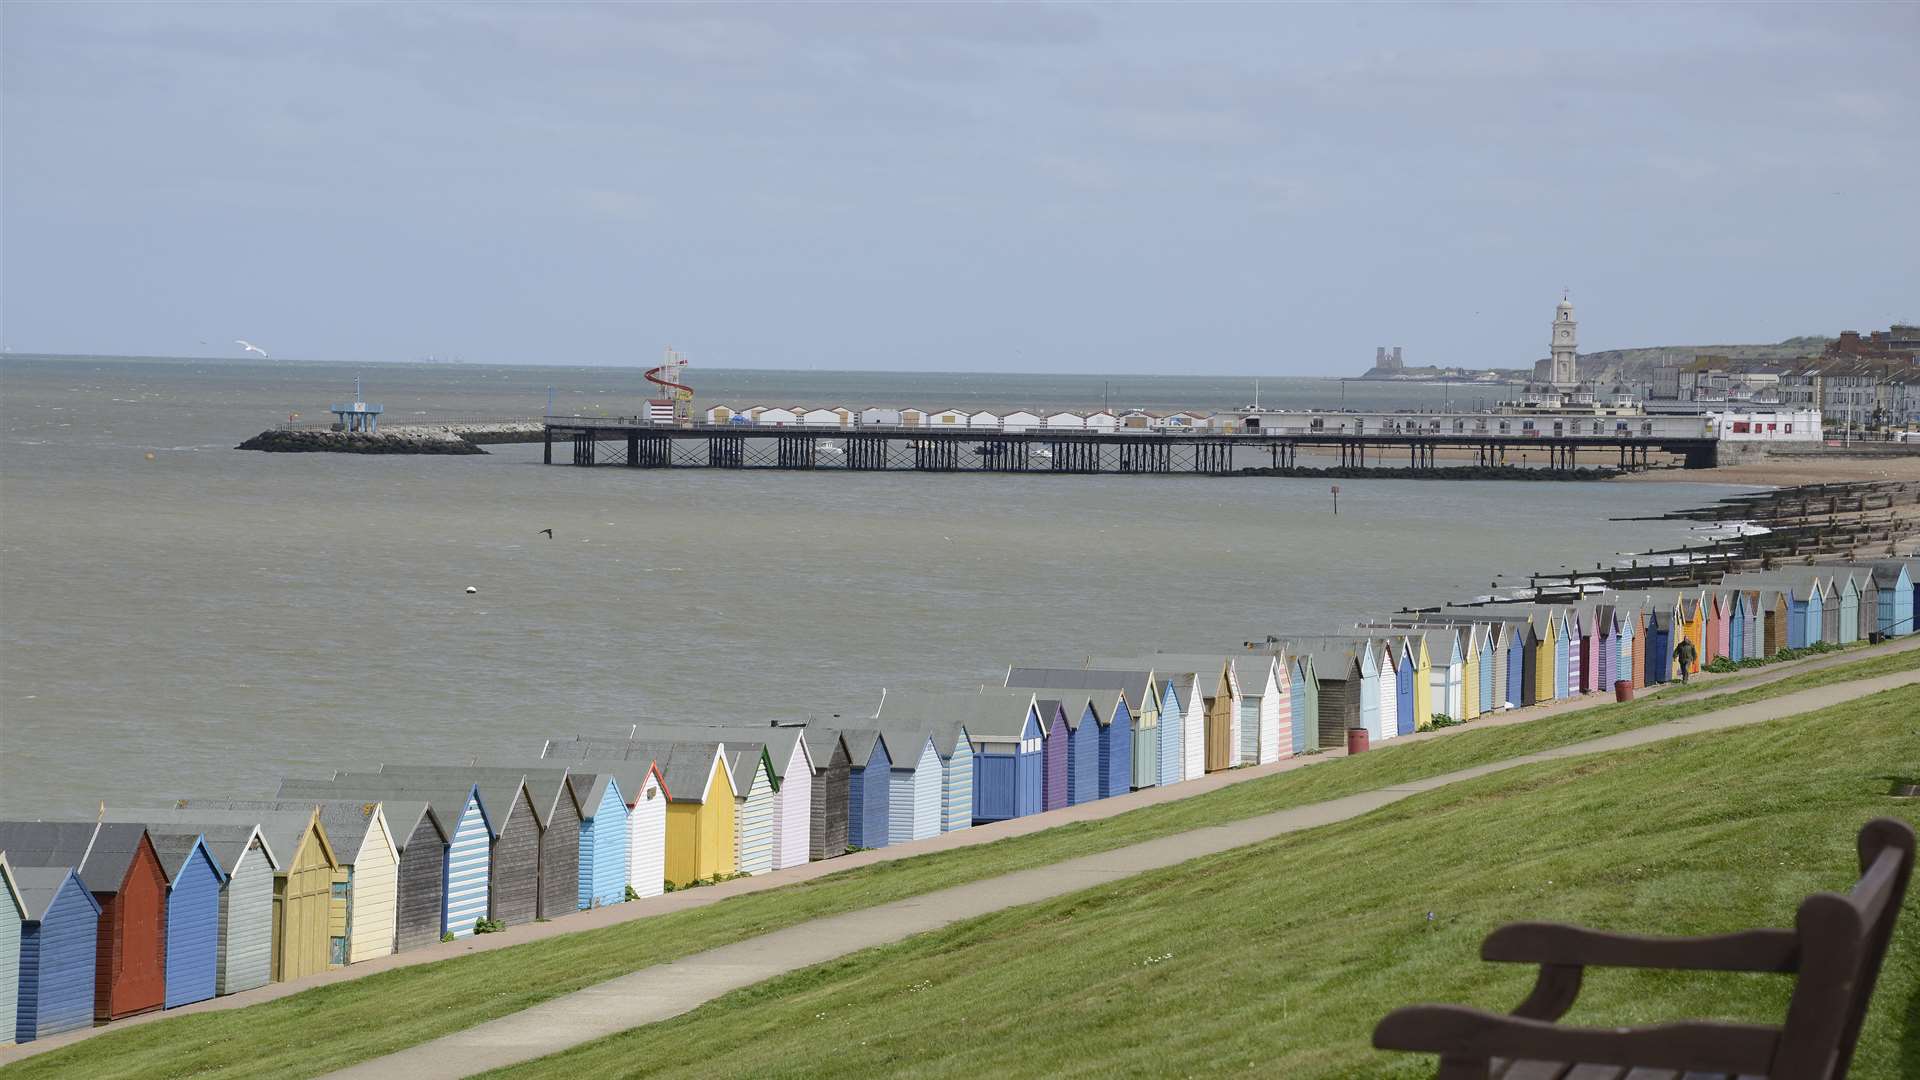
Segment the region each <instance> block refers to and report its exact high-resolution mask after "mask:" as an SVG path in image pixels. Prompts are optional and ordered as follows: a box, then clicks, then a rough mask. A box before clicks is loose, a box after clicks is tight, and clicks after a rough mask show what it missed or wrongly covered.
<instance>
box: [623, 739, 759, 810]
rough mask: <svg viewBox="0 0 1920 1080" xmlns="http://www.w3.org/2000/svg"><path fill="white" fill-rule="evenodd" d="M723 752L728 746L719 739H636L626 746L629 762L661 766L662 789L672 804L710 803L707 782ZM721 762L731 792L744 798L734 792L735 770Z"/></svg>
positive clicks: (723, 761) (722, 771)
mask: <svg viewBox="0 0 1920 1080" xmlns="http://www.w3.org/2000/svg"><path fill="white" fill-rule="evenodd" d="M723 749H725V743H724V742H723V741H722V740H720V739H691V740H689V739H682V740H662V739H636V740H634V741H632V742H629V743H628V744H627V759H628V760H629V761H642V760H645V761H651V762H653V763H654V764H655V765H656V766H658V767H659V770H660V781H661V783H660V786H661V787H663V788H665V789H666V791H667V798H668V799H669V800H671V801H673V802H691V803H703V802H706V801H707V781H708V780H709V779H711V778H712V776H713V764H714V761H715V760H716V759H717V758H720V753H721V751H722V750H723ZM720 760H721V764H722V766H723V768H721V770H720V772H721V773H722V775H724V776H725V777H726V778H727V789H728V792H729V793H730V794H733V795H735V796H738V795H740V794H742V792H740V791H738V790H735V786H734V782H733V771H732V769H730V768H726V767H724V766H725V765H726V764H727V762H726V761H725V760H724V759H720Z"/></svg>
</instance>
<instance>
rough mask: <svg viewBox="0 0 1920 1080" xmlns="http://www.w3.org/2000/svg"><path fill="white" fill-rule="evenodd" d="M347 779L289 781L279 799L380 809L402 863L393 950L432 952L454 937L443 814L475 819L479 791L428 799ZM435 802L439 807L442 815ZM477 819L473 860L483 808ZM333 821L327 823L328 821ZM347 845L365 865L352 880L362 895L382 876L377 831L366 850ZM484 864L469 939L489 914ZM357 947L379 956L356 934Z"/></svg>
mask: <svg viewBox="0 0 1920 1080" xmlns="http://www.w3.org/2000/svg"><path fill="white" fill-rule="evenodd" d="M340 775H341V776H342V777H349V776H350V777H354V778H355V779H344V778H342V779H328V780H307V779H287V780H283V781H281V782H280V789H279V791H278V792H277V796H278V798H279V799H280V800H281V801H282V802H283V803H288V804H289V805H291V802H292V800H300V801H302V802H304V803H305V804H306V805H309V806H316V805H320V804H322V803H325V802H328V801H330V800H340V801H344V802H345V803H347V804H348V805H349V806H351V805H353V804H356V803H357V804H359V805H361V806H368V805H378V807H379V809H380V815H381V817H382V818H383V819H384V822H385V829H386V833H387V839H388V841H389V842H390V843H391V844H392V845H393V850H394V857H395V865H394V871H393V890H394V895H393V916H392V920H391V921H392V924H393V943H392V945H391V947H390V951H402V950H406V949H418V948H420V947H422V946H424V945H432V944H433V943H435V942H437V941H439V940H440V936H441V935H442V934H444V933H446V932H447V930H448V926H447V897H448V851H449V846H450V844H451V843H452V836H451V835H450V833H449V831H448V828H447V826H446V825H445V824H444V823H443V819H442V818H441V816H440V815H441V814H442V813H443V812H446V813H465V812H467V808H466V806H465V804H466V802H468V801H469V800H472V799H473V794H472V785H470V784H469V785H468V787H467V788H466V789H464V790H462V789H459V788H453V789H447V790H434V791H431V792H423V791H421V790H420V789H419V788H418V787H417V786H416V785H410V784H406V783H402V782H397V781H395V780H394V779H393V778H392V777H386V778H382V777H381V776H380V775H379V774H377V773H358V774H340ZM432 800H438V807H437V808H436V804H435V802H434V801H432ZM471 813H472V814H473V818H474V820H473V822H472V823H471V824H470V827H469V833H468V835H469V838H470V839H469V841H468V847H467V851H468V852H469V853H470V852H471V851H472V848H473V846H474V843H475V842H477V843H478V846H479V849H480V851H481V852H482V853H484V851H485V848H486V843H485V837H486V829H485V826H484V825H483V824H482V823H481V822H480V821H479V817H480V813H479V807H478V804H477V802H476V803H475V805H474V807H473V809H472V811H471ZM326 820H328V819H327V818H325V817H323V818H322V821H323V822H325V821H326ZM455 820H456V821H457V820H458V819H455ZM329 835H331V831H330V832H329ZM345 846H350V847H354V848H356V850H355V851H354V852H353V857H354V858H355V859H356V860H357V861H356V862H355V863H354V864H353V870H352V874H353V880H354V882H355V884H354V889H355V890H357V889H358V887H359V884H363V883H369V881H370V878H371V877H372V875H373V874H375V873H376V872H377V871H378V865H377V864H378V862H379V860H380V859H381V857H382V855H381V852H380V850H379V845H378V843H377V842H376V840H375V838H374V837H373V831H372V829H371V828H368V829H367V830H364V835H363V837H362V839H361V842H360V843H359V844H357V845H354V844H351V843H350V844H348V845H345ZM484 864H485V859H484V858H483V859H482V860H481V866H480V867H479V868H478V872H477V878H478V881H477V885H478V888H479V893H480V895H479V897H478V898H477V899H476V900H475V901H474V902H473V903H472V904H471V905H470V906H471V908H472V911H471V914H470V916H467V917H466V926H467V930H468V932H471V931H472V927H473V920H474V919H478V918H483V917H485V915H486V913H487V906H486V899H485V892H486V889H485V885H486V868H485V865H484ZM363 866H364V869H363ZM363 875H365V876H363ZM456 880H457V883H458V884H461V885H463V886H465V887H468V888H473V887H474V881H473V880H472V876H468V877H464V878H463V877H456ZM376 891H377V890H375V889H374V888H373V887H372V885H371V884H369V888H368V892H367V894H365V895H362V896H360V897H359V899H358V900H357V901H356V903H367V902H369V901H370V898H371V897H372V895H373V894H374V893H375V892H376ZM465 915H466V913H465V912H456V915H455V917H456V921H458V919H459V918H460V917H462V916H465ZM366 925H367V923H366V918H365V917H364V916H363V917H362V918H361V919H359V920H358V921H357V922H356V927H357V928H358V929H359V930H364V929H365V928H366ZM354 942H355V947H358V948H361V949H362V950H363V951H362V952H361V953H360V955H359V959H366V958H367V957H369V956H377V955H379V953H378V952H374V951H372V949H371V942H369V941H366V939H365V937H364V935H363V934H362V933H359V932H356V934H355V936H354Z"/></svg>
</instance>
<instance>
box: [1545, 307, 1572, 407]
mask: <svg viewBox="0 0 1920 1080" xmlns="http://www.w3.org/2000/svg"><path fill="white" fill-rule="evenodd" d="M1578 326H1579V324H1578V323H1576V322H1574V321H1573V301H1571V300H1569V299H1567V294H1565V293H1561V294H1560V306H1559V307H1557V308H1555V309H1554V311H1553V353H1552V355H1553V361H1552V367H1551V368H1550V369H1549V378H1548V380H1547V381H1549V382H1551V383H1552V384H1553V385H1554V386H1555V387H1559V388H1563V389H1571V388H1573V387H1575V386H1578V385H1579V384H1580V374H1579V371H1578V370H1577V369H1576V367H1575V365H1574V356H1575V354H1576V351H1577V349H1578V343H1577V341H1576V338H1575V333H1574V331H1575V329H1576V328H1577V327H1578Z"/></svg>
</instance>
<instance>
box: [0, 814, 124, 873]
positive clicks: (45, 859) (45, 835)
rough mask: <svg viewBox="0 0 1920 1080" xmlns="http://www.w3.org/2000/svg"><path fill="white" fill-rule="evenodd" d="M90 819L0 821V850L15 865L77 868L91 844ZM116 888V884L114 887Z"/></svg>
mask: <svg viewBox="0 0 1920 1080" xmlns="http://www.w3.org/2000/svg"><path fill="white" fill-rule="evenodd" d="M97 828H98V825H96V824H95V823H94V822H91V821H86V822H82V821H0V851H4V852H6V853H7V859H8V861H9V862H11V863H12V864H13V865H14V867H15V868H19V867H22V866H71V867H74V868H76V869H78V868H79V866H80V863H81V861H82V860H84V859H85V858H86V857H87V848H88V846H89V845H91V844H92V843H93V834H94V830H95V829H97ZM115 887H116V888H117V887H118V886H117V885H116V886H115Z"/></svg>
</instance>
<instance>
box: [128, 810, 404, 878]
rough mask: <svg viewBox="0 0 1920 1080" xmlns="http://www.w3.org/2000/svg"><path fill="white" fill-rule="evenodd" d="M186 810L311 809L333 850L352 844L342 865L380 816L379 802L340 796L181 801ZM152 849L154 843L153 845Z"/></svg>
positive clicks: (355, 855) (389, 827)
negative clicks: (349, 852) (375, 818)
mask: <svg viewBox="0 0 1920 1080" xmlns="http://www.w3.org/2000/svg"><path fill="white" fill-rule="evenodd" d="M180 801H181V803H183V804H185V806H186V809H188V810H237V811H241V812H243V813H244V812H253V811H261V810H265V811H268V812H270V813H276V814H305V813H309V812H311V811H314V810H318V811H319V812H320V827H321V828H322V829H325V830H326V832H327V839H328V840H329V841H331V842H332V844H333V846H334V850H335V851H339V850H340V848H341V847H342V846H344V845H346V844H348V843H349V842H351V844H352V845H353V848H352V850H353V854H352V855H342V856H341V861H342V862H348V863H350V862H352V861H353V860H354V859H357V858H359V851H360V843H361V841H362V840H364V839H365V838H366V835H367V830H368V829H370V828H372V826H373V819H374V816H375V815H380V816H381V817H382V818H383V819H385V817H386V816H385V814H384V813H382V810H381V807H382V805H383V804H382V802H381V800H378V799H374V800H366V799H352V798H343V797H338V796H335V797H328V798H300V797H291V798H284V799H182V800H180ZM387 831H388V832H389V833H391V832H392V831H393V822H392V821H391V820H390V819H387ZM156 846H158V845H157V843H156Z"/></svg>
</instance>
